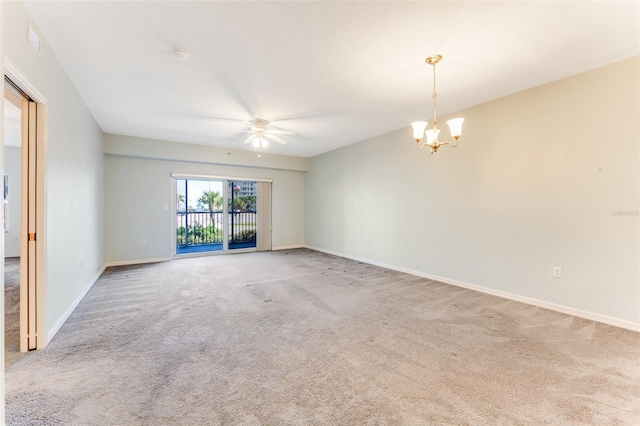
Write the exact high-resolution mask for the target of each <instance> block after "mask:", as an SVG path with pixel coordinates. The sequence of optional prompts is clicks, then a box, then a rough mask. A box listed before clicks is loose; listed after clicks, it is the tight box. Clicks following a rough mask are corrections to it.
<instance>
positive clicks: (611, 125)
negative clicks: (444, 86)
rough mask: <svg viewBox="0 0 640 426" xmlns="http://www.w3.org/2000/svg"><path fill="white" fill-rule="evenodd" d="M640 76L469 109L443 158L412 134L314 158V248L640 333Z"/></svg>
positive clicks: (632, 70) (310, 236)
mask: <svg viewBox="0 0 640 426" xmlns="http://www.w3.org/2000/svg"><path fill="white" fill-rule="evenodd" d="M639 75H640V59H639V58H638V57H636V58H632V59H629V60H626V61H623V62H620V63H616V64H613V65H610V66H606V67H603V68H599V69H596V70H593V71H590V72H586V73H583V74H579V75H576V76H573V77H570V78H567V79H563V80H560V81H557V82H554V83H551V84H547V85H544V86H540V87H537V88H534V89H531V90H528V91H525V92H521V93H518V94H515V95H512V96H508V97H505V98H502V99H498V100H496V101H493V102H489V103H486V104H482V105H478V106H476V107H473V108H469V109H467V110H464V111H461V112H459V113H456V114H454V115H455V116H458V115H459V116H463V117H465V118H466V121H465V126H464V132H463V137H462V139H461V141H460V145H459V147H458V148H455V149H452V148H450V147H443V148H441V149H440V151H439V152H438V153H437V154H434V155H430V154H429V152H428V151H426V150H425V151H418V150H417V149H416V148H415V141H414V140H412V137H411V132H410V129H409V126H408V125H407V128H405V129H401V130H398V131H395V132H392V133H389V134H386V135H383V136H380V137H376V138H373V139H370V140H367V141H364V142H361V143H358V144H355V145H351V146H348V147H346V148H343V149H340V150H337V151H333V152H330V153H327V154H324V155H321V156H317V157H314V158H313V159H312V162H311V170H310V171H309V172H308V173H307V177H306V179H305V198H306V201H305V211H306V221H305V239H306V244H307V245H309V246H313V247H318V248H320V249H323V250H328V251H333V252H337V253H341V254H346V255H348V256H352V257H359V258H363V259H367V260H370V261H374V262H380V263H383V264H388V265H392V266H395V267H398V268H405V269H408V270H412V271H417V272H419V273H424V274H428V275H431V276H438V277H442V278H444V279H446V280H449V281H458V282H461V283H466V284H472V285H478V286H483V287H485V288H487V289H491V290H496V291H499V292H506V293H509V294H512V295H517V296H523V297H526V298H532V299H535V300H538V301H544V302H548V303H551V304H556V305H560V306H562V307H568V308H571V309H575V310H581V311H585V312H586V313H588V314H595V315H596V316H603V318H604V317H607V318H609V319H613V320H614V322H615V321H617V322H618V323H623V325H625V324H626V325H630V326H631V327H635V328H639V327H640V277H639V263H638V259H639V258H640V250H639V239H638V235H639V223H638V222H639V219H640V218H639V216H638V210H639V192H640V187H639V185H640V184H639V181H640V175H639V145H640V144H639V141H640V132H639V121H638V117H640V108H639V102H640V101H639V96H638V95H639V93H640V90H639V89H640V88H639V78H638V76H639ZM429 103H430V99H429V97H428V96H425V111H428V110H429V108H428V107H429ZM429 118H430V117H429ZM447 118H451V117H441V120H439V121H440V122H441V123H444V122H445V121H446V119H447ZM442 133H443V134H446V135H448V129H445V130H443V132H442ZM618 211H622V212H624V214H625V215H623V216H621V215H617V214H618V213H617V212H618ZM553 266H561V267H562V268H563V274H564V276H563V278H562V279H554V278H552V275H551V272H552V267H553ZM607 318H605V319H607ZM618 320H619V321H618Z"/></svg>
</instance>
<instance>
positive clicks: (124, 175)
mask: <svg viewBox="0 0 640 426" xmlns="http://www.w3.org/2000/svg"><path fill="white" fill-rule="evenodd" d="M149 143H150V144H151V146H153V147H157V148H156V149H148V150H146V151H145V149H143V148H144V147H148V146H149V145H148V144H149ZM207 149H208V148H205V147H202V146H198V145H191V144H186V143H175V142H163V141H150V140H148V139H140V138H133V137H127V136H119V135H109V134H107V135H105V152H106V153H108V154H107V155H106V156H105V176H106V178H105V179H106V185H105V196H106V198H105V202H106V224H105V226H106V233H107V244H106V248H107V262H109V263H120V262H130V261H144V260H150V259H165V258H169V257H171V256H172V255H173V254H174V248H173V247H172V245H171V237H172V234H173V232H174V231H173V229H172V222H171V217H172V211H171V209H172V208H173V206H174V205H173V203H172V200H171V187H172V179H171V173H186V174H201V175H214V176H229V177H244V178H269V179H273V185H272V200H273V203H272V227H273V233H272V236H273V247H274V249H278V248H285V247H292V246H302V245H303V244H304V173H303V172H302V171H298V170H285V169H282V168H269V167H268V166H269V165H270V164H277V165H278V167H290V168H294V169H296V168H299V167H303V168H304V167H306V166H305V164H306V163H307V162H308V161H307V160H306V159H301V158H298V157H286V156H275V155H269V154H265V155H264V156H263V157H261V158H260V159H258V158H257V156H256V154H255V153H251V152H246V151H236V150H229V149H225V150H224V157H234V158H235V157H240V156H245V155H249V156H250V158H248V161H251V162H257V161H260V163H257V164H261V165H263V167H242V166H236V165H226V164H212V162H214V161H218V160H217V159H216V157H215V155H213V154H215V153H216V152H217V150H216V149H213V151H211V153H213V154H212V155H211V156H209V155H203V150H205V151H204V152H207V151H206V150H207ZM145 152H146V153H145ZM145 156H150V157H152V158H145ZM176 157H178V158H180V161H174V160H171V158H176ZM269 157H271V158H269ZM185 160H191V161H185ZM165 206H166V207H167V209H165ZM143 239H144V240H145V241H146V245H145V246H141V245H140V240H143Z"/></svg>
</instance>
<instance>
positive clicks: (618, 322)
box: [304, 245, 640, 331]
mask: <svg viewBox="0 0 640 426" xmlns="http://www.w3.org/2000/svg"><path fill="white" fill-rule="evenodd" d="M304 247H305V248H308V249H311V250H316V251H319V252H322V253H327V254H331V255H334V256H339V257H344V258H346V259H351V260H356V261H358V262H363V263H368V264H370V265H376V266H380V267H383V268H387V269H392V270H394V271H399V272H404V273H407V274H411V275H417V276H419V277H423V278H428V279H430V280H434V281H438V282H441V283H445V284H451V285H455V286H457V287H462V288H466V289H469V290H474V291H478V292H480V293H485V294H490V295H492V296H497V297H501V298H503V299H509V300H513V301H515V302H521V303H526V304H528V305H532V306H537V307H539V308H545V309H549V310H552V311H556V312H561V313H563V314H567V315H572V316H574V317H579V318H584V319H588V320H591V321H597V322H601V323H604V324H608V325H613V326H615V327H620V328H624V329H627V330H632V331H640V323H635V322H632V321H627V320H623V319H620V318H614V317H610V316H607V315H601V314H597V313H594V312H588V311H583V310H581V309H576V308H572V307H569V306H564V305H558V304H556V303H552V302H546V301H544V300H539V299H534V298H531V297H526V296H520V295H518V294H513V293H508V292H506V291H501V290H495V289H492V288H488V287H483V286H480V285H476V284H469V283H465V282H463V281H458V280H453V279H451V278H446V277H439V276H437V275H431V274H427V273H425V272H421V271H415V270H412V269H407V268H402V267H399V266H395V265H389V264H386V263H382V262H376V261H374V260H369V259H365V258H362V257H358V256H351V255H348V254H345V253H340V252H336V251H333V250H325V249H323V248H320V247H314V246H310V245H305V246H304Z"/></svg>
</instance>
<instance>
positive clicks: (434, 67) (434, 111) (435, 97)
mask: <svg viewBox="0 0 640 426" xmlns="http://www.w3.org/2000/svg"><path fill="white" fill-rule="evenodd" d="M432 66H433V94H432V95H431V99H433V129H434V130H436V129H437V128H438V117H437V116H436V103H437V102H438V94H437V93H436V64H435V63H434V64H433V65H432Z"/></svg>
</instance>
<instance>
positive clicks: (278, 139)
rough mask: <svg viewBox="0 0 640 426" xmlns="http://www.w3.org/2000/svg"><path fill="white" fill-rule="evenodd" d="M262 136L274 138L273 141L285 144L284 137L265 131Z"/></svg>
mask: <svg viewBox="0 0 640 426" xmlns="http://www.w3.org/2000/svg"><path fill="white" fill-rule="evenodd" d="M264 137H265V138H269V139H271V140H274V141H276V142H278V143H279V144H282V145H286V144H287V141H285V140H284V139H282V138H281V137H279V136H276V135H270V134H269V133H265V135H264Z"/></svg>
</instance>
